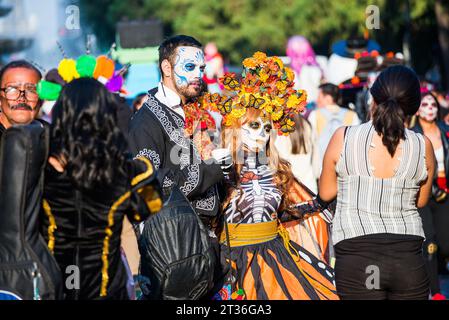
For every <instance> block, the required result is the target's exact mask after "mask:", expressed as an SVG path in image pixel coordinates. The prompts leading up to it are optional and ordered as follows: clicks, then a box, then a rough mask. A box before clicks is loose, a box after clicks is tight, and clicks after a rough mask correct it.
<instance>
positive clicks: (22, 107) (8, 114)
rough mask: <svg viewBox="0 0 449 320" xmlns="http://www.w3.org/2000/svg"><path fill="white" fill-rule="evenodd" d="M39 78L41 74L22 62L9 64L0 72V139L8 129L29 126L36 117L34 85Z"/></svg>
mask: <svg viewBox="0 0 449 320" xmlns="http://www.w3.org/2000/svg"><path fill="white" fill-rule="evenodd" d="M41 78H42V75H41V72H40V71H39V70H38V69H37V68H36V67H34V66H33V65H32V64H31V63H29V62H27V61H24V60H18V61H13V62H10V63H8V64H7V65H5V66H4V67H3V68H2V69H1V70H0V137H1V136H2V134H3V132H4V131H5V130H6V129H8V128H9V127H11V126H13V125H16V124H29V123H30V122H31V121H33V120H34V118H35V117H36V116H37V114H38V112H39V108H40V101H39V97H38V94H37V92H36V85H37V83H38V82H39V81H40V79H41Z"/></svg>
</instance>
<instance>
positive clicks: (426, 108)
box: [418, 95, 438, 122]
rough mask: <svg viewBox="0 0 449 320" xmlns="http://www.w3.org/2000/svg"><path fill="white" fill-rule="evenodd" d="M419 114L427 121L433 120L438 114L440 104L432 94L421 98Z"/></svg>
mask: <svg viewBox="0 0 449 320" xmlns="http://www.w3.org/2000/svg"><path fill="white" fill-rule="evenodd" d="M418 115H419V117H420V118H422V119H423V120H425V121H428V122H433V121H435V119H436V118H437V116H438V105H437V102H436V101H435V99H434V98H433V97H432V96H431V95H426V96H425V97H424V98H422V100H421V105H420V106H419V110H418Z"/></svg>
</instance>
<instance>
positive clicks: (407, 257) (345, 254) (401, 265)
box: [335, 234, 429, 300]
mask: <svg viewBox="0 0 449 320" xmlns="http://www.w3.org/2000/svg"><path fill="white" fill-rule="evenodd" d="M422 244H423V238H421V237H417V236H404V235H393V234H376V235H368V236H363V237H357V238H353V239H347V240H343V241H341V242H339V243H337V244H336V245H335V257H336V264H335V280H336V286H337V293H338V295H339V297H340V298H341V299H342V300H426V299H428V296H429V278H428V275H427V269H426V266H425V261H424V258H423V255H422Z"/></svg>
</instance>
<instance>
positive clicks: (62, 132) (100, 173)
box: [50, 78, 127, 189]
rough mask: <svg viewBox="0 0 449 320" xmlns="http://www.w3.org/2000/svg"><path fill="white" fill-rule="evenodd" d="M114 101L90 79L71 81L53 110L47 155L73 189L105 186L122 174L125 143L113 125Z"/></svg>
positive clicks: (118, 130)
mask: <svg viewBox="0 0 449 320" xmlns="http://www.w3.org/2000/svg"><path fill="white" fill-rule="evenodd" d="M117 108H118V106H117V100H116V99H115V98H114V96H113V95H112V93H110V92H109V91H108V90H107V89H106V87H105V86H104V85H103V84H101V83H100V82H99V81H97V80H95V79H93V78H79V79H75V80H73V81H71V82H70V83H68V84H67V85H65V86H64V88H63V89H62V91H61V95H60V96H59V99H58V100H57V101H56V103H55V106H54V108H53V115H52V124H51V130H50V132H51V133H50V137H51V140H50V141H51V143H50V154H51V155H52V156H54V157H56V158H58V160H59V161H60V162H61V163H63V164H64V165H65V169H66V172H67V175H68V176H69V177H70V178H71V180H72V182H73V183H74V185H75V186H76V187H79V188H82V189H92V188H94V187H96V186H99V185H101V186H105V185H106V186H109V185H111V184H112V182H113V180H114V179H115V178H116V177H117V173H118V172H119V173H121V174H125V172H124V171H125V170H124V163H125V160H126V153H125V152H126V150H127V143H126V140H125V136H124V135H123V133H122V132H121V130H120V129H119V127H118V124H117Z"/></svg>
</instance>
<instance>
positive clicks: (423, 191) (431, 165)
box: [416, 136, 435, 208]
mask: <svg viewBox="0 0 449 320" xmlns="http://www.w3.org/2000/svg"><path fill="white" fill-rule="evenodd" d="M424 140H425V142H426V167H427V180H426V181H425V182H424V183H423V184H422V185H421V188H420V189H419V194H418V199H417V200H416V206H417V207H418V208H422V207H424V206H425V205H426V204H427V202H428V201H429V198H430V193H431V191H432V182H433V177H434V174H435V153H434V151H433V146H432V142H430V140H429V139H428V138H427V137H426V136H424Z"/></svg>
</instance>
